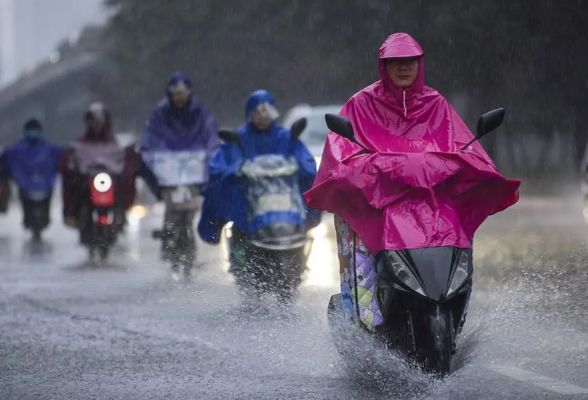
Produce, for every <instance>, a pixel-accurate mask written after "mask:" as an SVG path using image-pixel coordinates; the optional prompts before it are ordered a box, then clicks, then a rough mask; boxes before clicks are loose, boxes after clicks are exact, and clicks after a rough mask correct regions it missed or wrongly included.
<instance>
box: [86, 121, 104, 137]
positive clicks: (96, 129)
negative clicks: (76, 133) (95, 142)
mask: <svg viewBox="0 0 588 400" xmlns="http://www.w3.org/2000/svg"><path fill="white" fill-rule="evenodd" d="M88 126H89V128H90V135H92V136H93V137H98V136H100V135H101V134H102V130H103V129H104V121H99V120H96V119H90V120H89V121H88Z"/></svg>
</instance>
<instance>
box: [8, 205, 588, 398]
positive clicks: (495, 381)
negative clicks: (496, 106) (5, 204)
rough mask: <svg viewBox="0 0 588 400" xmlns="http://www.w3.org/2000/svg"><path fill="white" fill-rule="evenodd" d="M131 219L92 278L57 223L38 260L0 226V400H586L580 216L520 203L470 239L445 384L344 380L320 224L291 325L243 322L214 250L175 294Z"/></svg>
mask: <svg viewBox="0 0 588 400" xmlns="http://www.w3.org/2000/svg"><path fill="white" fill-rule="evenodd" d="M571 204H574V203H571ZM577 204H580V202H579V201H578V203H577ZM143 211H144V210H143ZM135 212H136V214H134V215H135V217H136V218H134V219H133V218H130V226H129V230H128V233H127V234H126V236H125V237H123V238H122V239H121V241H120V243H119V244H118V245H117V247H116V249H115V251H114V252H113V254H112V261H111V262H110V263H109V264H108V265H106V266H101V267H96V266H93V265H90V264H88V263H87V262H86V255H85V252H84V250H83V249H81V248H79V246H78V245H77V237H76V235H75V233H74V232H72V231H69V230H66V229H64V228H62V227H61V226H59V223H55V224H54V226H53V227H52V228H51V230H50V231H49V232H47V235H46V238H47V239H46V242H45V243H43V244H41V245H35V244H33V243H30V242H29V240H28V238H27V237H26V235H25V234H24V233H22V232H21V231H20V226H19V218H20V217H19V216H18V215H15V216H9V217H0V274H1V279H0V376H1V379H0V398H1V399H3V400H4V399H7V400H8V399H73V398H99V399H118V398H125V399H151V398H153V399H161V398H166V399H170V400H171V399H281V398H288V399H334V398H346V399H362V400H366V399H382V398H387V399H388V398H389V399H447V400H450V399H451V400H453V399H468V400H469V399H472V398H480V399H576V398H577V399H583V398H588V379H587V378H586V377H587V376H588V360H587V359H586V357H588V311H587V310H588V296H587V295H586V290H585V288H586V284H587V283H588V272H587V270H586V266H587V264H588V252H587V248H586V244H585V243H586V238H587V235H588V227H586V226H585V225H584V222H583V219H582V216H581V210H580V208H579V206H578V207H576V206H570V205H568V204H563V205H558V204H557V203H556V204H537V203H533V202H530V201H528V202H527V201H523V202H521V204H520V205H519V206H517V207H516V208H514V209H513V210H511V211H509V212H507V213H504V214H501V215H498V216H496V217H493V218H492V219H491V220H490V221H488V223H487V224H486V225H485V226H484V227H483V229H481V231H480V232H479V234H478V235H477V237H476V240H475V246H476V247H475V255H476V256H475V257H476V262H477V264H476V272H475V273H476V288H475V290H476V291H475V295H474V298H473V301H472V306H471V309H470V314H469V318H468V321H467V326H466V331H465V333H464V335H463V337H462V339H461V341H460V345H459V353H458V355H457V359H456V367H457V371H456V372H455V373H454V375H453V376H452V377H450V378H449V379H448V380H446V381H444V382H434V381H432V380H431V379H429V378H428V377H426V376H422V375H420V374H418V373H415V372H414V371H412V370H411V369H409V368H405V367H403V366H402V363H400V362H399V361H398V360H392V359H389V358H387V357H382V358H383V359H384V360H385V361H384V364H385V363H388V364H387V365H384V368H385V370H386V371H390V375H391V376H388V377H387V378H388V379H386V380H385V381H384V380H379V381H374V379H372V378H371V377H370V376H356V377H355V379H353V380H351V379H349V377H348V374H347V372H346V370H345V368H344V367H343V366H342V365H341V362H340V360H339V357H338V355H337V352H336V351H335V349H334V347H333V344H332V340H331V338H330V336H329V333H328V330H327V324H326V305H327V302H328V298H329V296H330V295H331V294H332V293H334V292H335V291H336V290H337V286H338V279H339V278H338V274H337V267H336V266H337V261H336V260H337V256H336V245H335V243H334V241H333V229H332V227H331V224H330V219H329V218H326V220H327V221H328V223H326V224H324V225H322V226H320V227H319V228H318V229H317V230H316V231H315V232H313V237H314V244H313V250H312V253H311V260H310V263H309V270H308V271H307V273H306V275H305V281H304V283H303V284H302V286H301V293H300V297H299V299H298V301H297V303H296V305H295V307H294V309H293V310H292V312H289V313H288V312H285V310H283V309H280V307H279V306H278V305H277V304H276V303H275V302H274V301H273V300H272V299H268V301H267V304H265V305H264V307H262V308H261V311H260V312H257V313H255V314H252V313H250V312H247V311H245V310H244V309H242V308H241V307H240V302H239V296H238V295H237V292H236V290H235V288H234V284H233V281H232V278H231V277H230V276H229V275H228V274H227V272H226V271H227V265H226V262H225V259H226V249H225V248H224V246H222V245H221V246H218V247H212V246H207V245H204V244H200V248H199V251H200V253H199V254H200V255H199V257H200V261H202V262H205V263H206V265H205V266H204V267H202V268H200V269H199V270H198V271H197V272H196V273H195V278H194V280H193V281H192V282H174V281H172V280H171V279H170V277H169V274H168V270H167V268H166V266H165V265H163V264H161V263H160V262H159V254H158V251H159V245H158V243H157V242H154V241H153V240H151V238H150V230H151V229H152V228H155V227H157V225H158V224H159V219H158V218H159V217H158V216H155V217H149V216H148V217H147V218H144V219H141V218H140V217H141V216H143V214H144V213H143V212H142V211H141V210H140V209H137V210H136V211H135ZM54 220H55V221H60V219H59V215H58V214H57V213H56V214H55V217H54ZM386 368H387V369H386Z"/></svg>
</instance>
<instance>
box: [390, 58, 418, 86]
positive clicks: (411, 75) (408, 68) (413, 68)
mask: <svg viewBox="0 0 588 400" xmlns="http://www.w3.org/2000/svg"><path fill="white" fill-rule="evenodd" d="M386 70H387V71H388V76H389V77H390V79H391V80H392V83H394V85H396V86H398V87H400V88H407V87H409V86H410V85H412V84H413V83H414V81H415V80H416V78H417V74H418V73H419V59H418V58H416V57H413V58H392V59H390V60H387V61H386Z"/></svg>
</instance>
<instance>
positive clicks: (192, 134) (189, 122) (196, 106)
mask: <svg viewBox="0 0 588 400" xmlns="http://www.w3.org/2000/svg"><path fill="white" fill-rule="evenodd" d="M219 146H220V140H219V138H218V128H217V125H216V123H215V121H214V118H213V117H212V115H211V114H210V112H209V111H208V110H207V109H206V107H205V106H204V104H203V103H202V102H200V101H198V100H197V99H196V98H195V97H194V94H193V85H192V82H191V81H190V78H189V77H188V75H187V74H185V73H183V72H176V73H174V74H173V75H172V77H171V78H170V80H169V82H168V85H167V90H166V98H165V99H163V100H162V101H161V102H159V104H158V105H157V107H156V108H155V110H154V111H153V113H152V114H151V116H150V118H149V120H148V121H147V125H146V127H145V131H144V134H143V138H142V142H141V154H142V157H143V160H144V162H145V164H146V165H147V167H148V168H151V169H152V170H153V172H154V175H155V176H156V177H158V181H159V185H160V187H162V189H163V190H159V196H158V197H160V198H161V197H163V198H165V199H166V203H167V198H168V197H169V195H170V193H171V190H166V189H171V187H168V186H169V185H168V184H166V182H164V181H162V179H165V178H166V177H165V176H160V175H161V174H159V175H158V171H157V169H158V168H157V167H156V166H155V163H154V155H156V154H172V155H173V154H176V155H177V156H178V157H179V156H180V154H179V153H184V154H185V153H192V154H195V155H196V154H197V155H198V157H199V158H202V160H201V162H202V165H204V166H205V169H206V170H205V171H203V172H202V174H203V175H206V176H204V177H202V176H200V177H199V178H198V180H199V181H202V180H205V181H207V180H208V164H209V161H210V159H212V157H213V156H214V154H216V152H217V150H218V148H219ZM164 175H165V174H164ZM167 183H169V182H167ZM201 183H205V182H201ZM193 211H194V213H193V214H192V215H195V213H196V211H197V210H193ZM192 218H193V217H192ZM172 228H173V222H172V215H171V214H170V212H168V210H167V207H166V215H165V217H164V229H163V232H162V233H163V235H164V237H165V236H167V235H168V234H171V233H173V229H172ZM164 242H165V240H164ZM164 247H165V246H164ZM165 253H166V252H165V248H164V251H163V256H164V258H165Z"/></svg>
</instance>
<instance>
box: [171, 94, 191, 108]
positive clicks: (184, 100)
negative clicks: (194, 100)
mask: <svg viewBox="0 0 588 400" xmlns="http://www.w3.org/2000/svg"><path fill="white" fill-rule="evenodd" d="M171 99H172V102H173V103H174V105H175V106H176V107H178V108H184V107H185V106H186V104H188V100H190V96H189V95H188V94H186V93H176V94H173V95H172V98H171Z"/></svg>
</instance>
